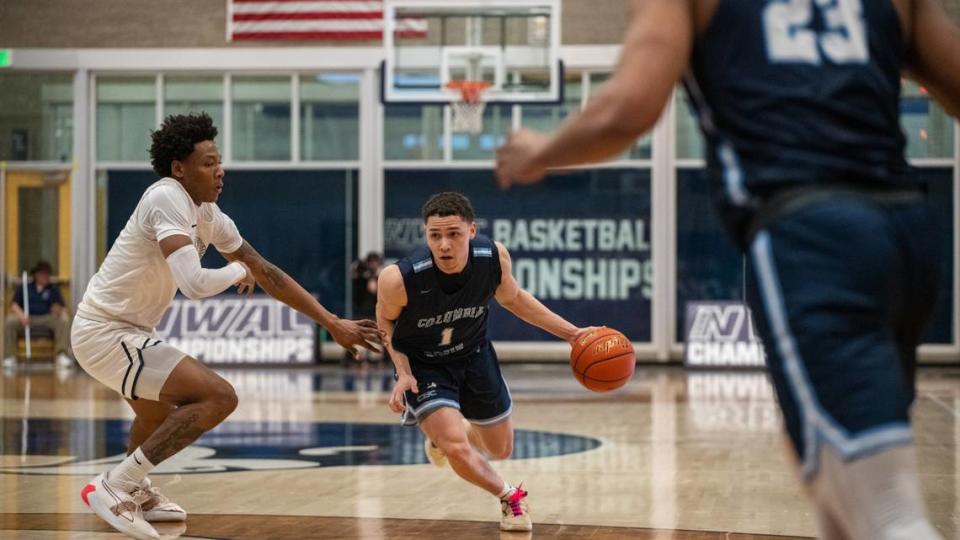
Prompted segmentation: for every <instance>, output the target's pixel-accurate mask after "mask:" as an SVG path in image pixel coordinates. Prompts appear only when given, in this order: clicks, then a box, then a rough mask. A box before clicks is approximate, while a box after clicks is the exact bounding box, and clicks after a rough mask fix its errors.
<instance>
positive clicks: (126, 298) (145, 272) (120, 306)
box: [78, 178, 243, 329]
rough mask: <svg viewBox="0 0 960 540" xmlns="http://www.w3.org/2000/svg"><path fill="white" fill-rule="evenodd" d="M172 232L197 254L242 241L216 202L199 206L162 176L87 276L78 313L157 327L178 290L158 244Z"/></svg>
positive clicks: (231, 248)
mask: <svg viewBox="0 0 960 540" xmlns="http://www.w3.org/2000/svg"><path fill="white" fill-rule="evenodd" d="M175 234H182V235H186V236H189V237H190V240H192V241H193V244H194V246H196V248H197V252H198V253H199V254H200V256H201V257H203V254H204V252H205V251H206V249H207V246H208V245H211V244H212V245H213V246H215V247H216V248H217V250H218V251H220V252H221V253H232V252H234V251H236V250H238V249H240V246H241V245H242V244H243V239H242V238H241V237H240V232H239V231H238V230H237V226H236V225H235V224H234V223H233V220H232V219H230V218H229V217H228V216H227V215H226V214H224V213H223V212H221V211H220V208H219V207H218V206H217V205H216V204H214V203H202V204H201V205H200V206H199V207H198V206H197V205H196V204H194V202H193V200H192V199H191V198H190V195H189V194H188V193H187V190H186V189H184V187H183V186H182V185H181V184H180V182H177V181H176V180H174V179H172V178H163V179H161V180H159V181H157V182H156V183H154V184H153V185H151V186H150V187H148V188H147V190H146V191H144V193H143V196H142V197H140V202H139V203H138V204H137V208H136V209H135V210H134V211H133V214H132V215H131V216H130V219H129V220H127V224H126V226H124V228H123V230H122V231H121V232H120V236H119V237H117V240H116V242H114V244H113V247H111V248H110V252H109V253H107V258H106V259H105V260H104V261H103V264H102V265H101V266H100V270H99V271H97V273H96V274H95V275H94V276H93V278H91V279H90V284H89V285H87V290H86V292H85V293H84V295H83V301H82V302H81V303H80V306H79V308H78V314H79V315H80V316H81V317H86V318H89V319H93V320H111V321H121V322H125V323H128V324H131V325H134V326H138V327H141V328H145V329H153V328H154V327H156V326H157V324H159V323H160V319H161V318H162V317H163V313H164V312H165V311H166V310H167V307H169V306H170V302H171V301H172V300H173V297H174V296H175V295H176V293H177V284H176V282H175V281H174V278H173V273H172V272H171V270H170V267H169V266H168V265H167V261H166V259H164V257H163V254H162V253H161V252H160V244H159V242H160V240H163V239H164V238H167V237H169V236H173V235H175Z"/></svg>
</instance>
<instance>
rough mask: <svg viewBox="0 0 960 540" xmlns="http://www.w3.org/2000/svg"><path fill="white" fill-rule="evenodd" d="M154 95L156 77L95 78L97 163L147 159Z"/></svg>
mask: <svg viewBox="0 0 960 540" xmlns="http://www.w3.org/2000/svg"><path fill="white" fill-rule="evenodd" d="M156 95H157V86H156V78H155V77H98V78H97V159H98V160H100V161H148V160H149V153H148V152H149V149H150V131H151V130H153V129H155V128H156Z"/></svg>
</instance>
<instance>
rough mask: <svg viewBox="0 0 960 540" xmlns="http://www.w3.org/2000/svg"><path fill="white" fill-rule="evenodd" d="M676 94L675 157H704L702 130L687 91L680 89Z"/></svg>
mask: <svg viewBox="0 0 960 540" xmlns="http://www.w3.org/2000/svg"><path fill="white" fill-rule="evenodd" d="M676 96H677V97H676V99H677V159H705V156H706V153H705V150H704V148H705V143H704V138H703V132H702V131H701V130H700V122H699V120H697V115H696V113H695V112H694V109H693V106H692V105H691V103H690V98H689V96H687V91H686V90H682V89H681V90H680V91H678V92H677V93H676Z"/></svg>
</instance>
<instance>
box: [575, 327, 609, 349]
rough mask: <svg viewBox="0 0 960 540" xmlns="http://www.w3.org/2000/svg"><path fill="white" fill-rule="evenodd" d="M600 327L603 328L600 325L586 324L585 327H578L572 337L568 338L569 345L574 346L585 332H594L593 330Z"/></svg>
mask: <svg viewBox="0 0 960 540" xmlns="http://www.w3.org/2000/svg"><path fill="white" fill-rule="evenodd" d="M601 328H603V327H602V326H587V327H586V328H578V329H577V333H575V334H574V335H573V339H571V340H570V345H574V346H576V344H577V342H578V341H580V339H581V338H583V337H585V336H586V335H587V334H589V333H590V332H595V331H597V330H600V329H601Z"/></svg>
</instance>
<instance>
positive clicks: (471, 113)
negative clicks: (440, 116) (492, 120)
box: [450, 100, 487, 134]
mask: <svg viewBox="0 0 960 540" xmlns="http://www.w3.org/2000/svg"><path fill="white" fill-rule="evenodd" d="M450 108H451V109H453V131H456V132H458V133H464V132H465V133H473V134H477V133H483V110H484V109H486V108H487V104H486V103H484V102H483V101H476V102H471V101H466V100H461V101H454V102H453V103H452V104H451V106H450Z"/></svg>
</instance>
